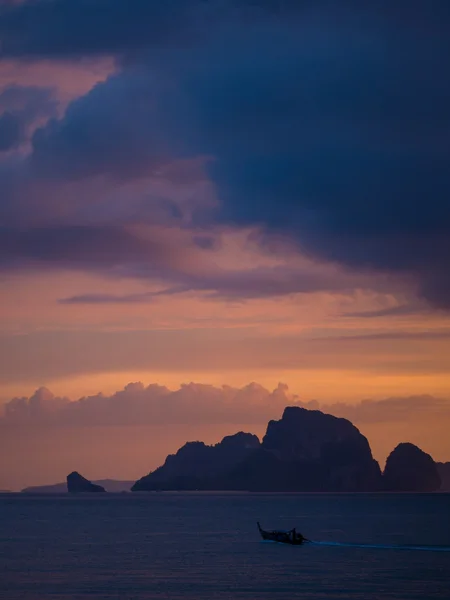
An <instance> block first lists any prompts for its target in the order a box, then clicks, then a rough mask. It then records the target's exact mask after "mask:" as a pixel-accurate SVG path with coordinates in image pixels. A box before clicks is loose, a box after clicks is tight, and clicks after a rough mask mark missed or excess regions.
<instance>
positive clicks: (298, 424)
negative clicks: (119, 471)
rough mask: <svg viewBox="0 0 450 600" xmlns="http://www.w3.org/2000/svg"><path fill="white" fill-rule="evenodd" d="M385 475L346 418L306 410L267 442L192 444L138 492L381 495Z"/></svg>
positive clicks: (276, 427) (271, 427)
mask: <svg viewBox="0 0 450 600" xmlns="http://www.w3.org/2000/svg"><path fill="white" fill-rule="evenodd" d="M381 482H382V479H381V472H380V468H379V466H378V463H377V462H376V461H375V460H374V459H373V457H372V452H371V450H370V446H369V443H368V441H367V439H366V438H365V437H364V436H363V435H362V434H361V433H360V432H359V431H358V429H357V428H356V427H355V426H354V425H352V423H350V421H347V420H346V419H338V418H337V417H333V416H331V415H327V414H324V413H322V412H320V411H310V410H306V409H304V408H300V407H288V408H286V409H285V411H284V413H283V416H282V418H281V420H279V421H270V422H269V424H268V427H267V433H266V435H265V437H264V440H263V442H262V444H260V443H259V441H258V438H257V437H256V436H253V435H251V434H248V433H247V434H246V433H238V434H236V435H234V436H229V437H227V438H224V439H223V440H222V442H221V443H220V444H217V445H216V446H206V445H205V444H203V443H202V442H190V443H188V444H186V445H185V446H183V447H182V448H181V449H180V450H179V451H178V452H177V453H176V454H175V455H171V456H168V457H167V459H166V462H165V463H164V465H163V466H162V467H159V469H156V471H154V472H153V473H150V474H149V475H147V476H146V477H143V478H142V479H140V480H139V481H137V482H136V484H135V485H134V486H133V488H132V491H145V490H155V489H178V490H183V489H184V490H188V489H202V490H207V489H209V490H211V489H216V490H217V489H222V490H253V491H348V492H351V491H375V490H379V489H380V488H381Z"/></svg>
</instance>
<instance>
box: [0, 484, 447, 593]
mask: <svg viewBox="0 0 450 600" xmlns="http://www.w3.org/2000/svg"><path fill="white" fill-rule="evenodd" d="M257 520H259V521H260V522H261V525H262V526H263V527H266V528H275V527H279V528H291V527H293V526H296V527H297V529H298V530H299V531H301V532H302V533H303V534H304V535H305V536H307V537H308V538H310V539H312V540H314V541H315V542H316V543H313V544H310V545H305V546H300V547H292V546H286V545H283V544H274V543H270V542H262V541H261V540H260V538H259V536H258V532H257V529H256V521H257ZM0 557H1V558H0V598H1V599H2V600H3V599H4V600H19V599H20V600H50V599H52V600H59V599H64V600H85V599H89V598H92V599H94V598H95V599H96V600H100V599H104V600H111V599H113V598H114V599H119V598H120V599H124V600H141V599H142V600H144V599H145V600H149V599H158V600H159V599H163V598H164V599H170V600H178V599H181V598H183V599H185V600H203V599H205V600H215V599H221V600H222V599H229V600H240V599H244V598H245V599H252V600H259V599H261V600H265V599H268V598H271V599H272V600H278V599H279V600H284V599H288V598H289V599H292V598H303V599H314V600H322V599H331V598H332V599H335V600H340V599H348V600H356V599H358V600H359V599H361V600H362V599H375V598H377V599H378V598H383V599H386V600H394V599H395V600H414V599H416V598H417V599H418V598H420V599H421V600H424V599H426V600H433V599H437V598H439V599H445V600H448V599H449V598H450V495H448V494H348V495H347V494H225V493H224V494H216V493H211V494H201V493H198V494H195V493H191V494H188V493H180V494H177V493H155V494H142V495H140V494H136V495H135V494H120V495H112V494H107V495H99V496H96V495H94V496H83V497H81V496H80V497H72V496H68V495H60V496H41V497H39V496H27V495H19V494H7V495H3V496H0Z"/></svg>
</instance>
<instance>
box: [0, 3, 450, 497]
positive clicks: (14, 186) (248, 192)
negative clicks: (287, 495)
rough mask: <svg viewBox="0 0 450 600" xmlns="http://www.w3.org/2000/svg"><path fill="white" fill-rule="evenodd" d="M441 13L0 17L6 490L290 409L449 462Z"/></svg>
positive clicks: (99, 7)
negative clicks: (320, 413) (321, 414)
mask: <svg viewBox="0 0 450 600" xmlns="http://www.w3.org/2000/svg"><path fill="white" fill-rule="evenodd" d="M449 55H450V5H449V3H448V1H447V0H428V2H426V3H425V2H423V1H422V0H411V1H409V2H408V3H402V2H398V3H392V2H391V1H388V0H380V1H379V2H376V3H375V2H373V3H362V2H359V1H357V0H341V1H340V2H339V3H336V2H334V1H331V0H166V1H165V2H163V3H162V2H159V1H156V0H3V2H2V3H1V5H0V190H1V194H0V489H20V488H21V487H24V486H25V485H34V484H43V483H53V482H56V481H61V480H63V479H64V477H65V475H66V474H67V473H68V472H69V471H71V470H74V469H76V470H80V471H81V472H82V473H83V474H85V475H86V476H88V477H90V478H105V477H116V478H123V479H135V478H138V477H140V476H142V475H143V474H145V473H146V472H148V471H149V470H150V469H152V468H154V467H156V466H158V464H160V463H161V461H162V460H164V457H165V456H166V454H167V453H168V452H173V451H175V450H176V449H177V447H178V446H180V445H181V444H182V443H184V442H185V441H187V440H188V439H202V440H204V441H206V442H208V443H215V442H217V441H219V440H220V438H221V437H222V436H223V435H226V434H229V433H233V432H235V431H237V430H239V429H244V430H247V431H252V432H254V433H256V434H258V435H263V433H264V429H265V425H266V423H267V420H268V419H270V418H279V417H280V416H281V413H282V409H283V408H284V406H286V405H287V404H292V403H297V404H301V405H303V406H307V407H311V408H320V409H322V410H326V411H328V412H331V413H332V414H336V415H338V416H344V417H346V418H350V419H351V420H352V421H353V422H354V423H355V424H356V425H357V426H358V427H359V428H360V430H361V431H362V432H363V433H364V434H365V435H367V437H368V438H369V441H370V443H371V447H372V450H373V452H374V455H375V457H376V458H377V459H378V460H379V461H380V463H381V464H382V466H383V463H384V460H385V458H386V456H387V454H388V453H389V452H390V451H391V450H392V449H393V448H394V446H395V445H396V444H397V443H399V442H401V441H411V442H413V443H417V444H418V445H420V446H421V447H422V448H423V449H424V450H425V451H427V452H430V453H431V454H432V456H433V457H434V458H435V459H436V460H450V438H449V436H448V428H449V426H450V375H449V373H450V312H449V311H450V202H449V197H450V165H449V156H450V72H449V70H448V56H449Z"/></svg>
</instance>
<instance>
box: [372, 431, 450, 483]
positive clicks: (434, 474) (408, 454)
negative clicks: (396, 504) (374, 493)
mask: <svg viewBox="0 0 450 600" xmlns="http://www.w3.org/2000/svg"><path fill="white" fill-rule="evenodd" d="M383 482H384V489H385V490H387V491H392V492H435V491H436V490H438V489H439V488H440V486H441V478H440V476H439V473H438V469H437V466H436V463H435V462H434V460H433V459H432V458H431V456H430V455H429V454H427V453H426V452H424V451H423V450H421V449H420V448H418V447H417V446H415V445H414V444H409V443H403V444H399V445H398V446H397V447H396V448H395V449H394V450H393V451H392V452H391V454H390V455H389V456H388V458H387V461H386V467H385V469H384V473H383Z"/></svg>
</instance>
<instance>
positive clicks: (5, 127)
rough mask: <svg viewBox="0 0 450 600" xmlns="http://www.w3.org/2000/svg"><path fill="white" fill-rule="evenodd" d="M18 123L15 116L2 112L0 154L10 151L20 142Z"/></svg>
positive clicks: (0, 119)
mask: <svg viewBox="0 0 450 600" xmlns="http://www.w3.org/2000/svg"><path fill="white" fill-rule="evenodd" d="M20 129H21V128H20V121H19V118H18V117H17V115H13V114H12V113H10V112H4V113H3V114H2V115H1V116H0V152H5V151H7V150H11V149H12V148H14V146H17V144H18V143H19V141H20V138H21V131H20Z"/></svg>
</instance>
